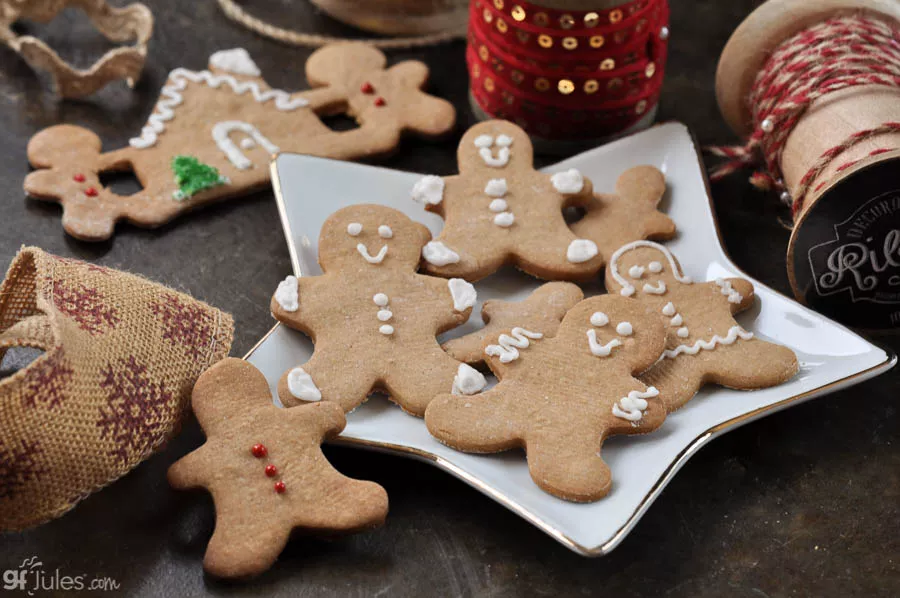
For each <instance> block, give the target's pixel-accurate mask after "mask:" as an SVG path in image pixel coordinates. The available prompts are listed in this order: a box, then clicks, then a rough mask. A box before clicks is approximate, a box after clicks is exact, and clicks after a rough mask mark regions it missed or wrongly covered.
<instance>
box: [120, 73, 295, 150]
mask: <svg viewBox="0 0 900 598" xmlns="http://www.w3.org/2000/svg"><path fill="white" fill-rule="evenodd" d="M169 80H170V81H171V83H169V84H168V85H166V86H164V87H163V88H162V91H161V92H160V99H159V101H158V102H157V103H156V110H155V111H154V112H153V114H151V115H150V118H148V119H147V124H146V125H145V126H144V128H143V129H141V135H140V137H134V138H132V139H130V140H129V141H128V143H129V145H131V147H133V148H136V149H146V148H148V147H152V146H153V145H156V141H157V139H158V138H159V135H161V134H162V133H163V131H165V130H166V123H167V122H168V121H170V120H172V119H173V118H175V110H174V108H176V107H177V106H180V105H181V103H182V102H184V96H182V95H181V93H180V92H182V91H184V89H185V88H186V87H187V84H188V81H192V82H194V83H203V84H205V85H208V86H209V87H212V88H213V89H217V88H218V87H220V86H222V85H223V84H224V85H226V86H227V87H230V88H231V90H232V91H233V92H234V93H236V94H237V95H243V94H245V93H247V92H250V95H252V96H253V99H254V100H256V101H257V102H259V103H260V104H262V103H265V102H268V101H269V100H275V108H276V109H277V110H281V111H283V112H289V111H292V110H296V109H297V108H300V107H303V106H308V105H309V102H307V101H306V100H305V99H303V98H301V97H294V98H292V97H291V94H289V93H288V92H286V91H283V90H281V89H268V90H266V91H263V90H262V88H260V86H259V83H257V82H255V81H238V80H237V79H235V78H234V77H232V76H231V75H214V74H212V73H211V72H209V71H200V72H195V71H189V70H187V69H185V68H177V69H175V70H174V71H172V72H171V73H169Z"/></svg>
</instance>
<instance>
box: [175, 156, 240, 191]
mask: <svg viewBox="0 0 900 598" xmlns="http://www.w3.org/2000/svg"><path fill="white" fill-rule="evenodd" d="M172 172H174V173H175V184H176V185H178V191H176V192H175V193H174V194H173V196H174V198H175V199H178V200H183V199H187V198H189V197H191V196H192V195H194V194H195V193H199V192H200V191H204V190H206V189H210V188H212V187H217V186H219V185H222V184H224V183H227V182H228V177H224V176H222V175H220V174H219V171H218V169H216V168H215V167H214V166H210V165H209V164H204V163H203V162H201V161H200V160H198V159H197V158H195V157H193V156H175V157H174V158H172Z"/></svg>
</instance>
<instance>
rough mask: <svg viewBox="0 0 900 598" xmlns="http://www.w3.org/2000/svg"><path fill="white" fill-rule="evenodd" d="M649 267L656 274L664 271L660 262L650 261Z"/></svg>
mask: <svg viewBox="0 0 900 598" xmlns="http://www.w3.org/2000/svg"><path fill="white" fill-rule="evenodd" d="M647 269H648V270H650V271H651V272H653V273H654V274H659V273H660V272H662V269H663V265H662V264H661V263H659V262H650V263H649V264H648V265H647Z"/></svg>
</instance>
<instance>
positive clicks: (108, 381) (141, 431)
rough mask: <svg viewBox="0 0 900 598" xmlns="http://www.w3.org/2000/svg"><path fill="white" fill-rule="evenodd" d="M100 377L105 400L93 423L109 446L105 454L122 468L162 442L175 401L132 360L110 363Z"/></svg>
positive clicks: (140, 365)
mask: <svg viewBox="0 0 900 598" xmlns="http://www.w3.org/2000/svg"><path fill="white" fill-rule="evenodd" d="M101 374H102V376H103V378H102V380H101V381H100V388H102V389H104V390H105V391H106V392H107V397H106V405H105V406H103V407H101V408H100V419H99V420H97V426H98V427H99V428H100V438H101V439H103V440H110V441H111V442H112V447H111V448H110V450H109V451H108V452H107V454H109V455H110V456H112V457H115V458H116V459H117V460H119V461H121V462H122V463H123V464H128V463H133V462H136V461H137V460H139V459H140V458H142V457H144V456H146V455H149V454H150V453H151V452H153V450H154V449H156V448H157V447H159V445H160V444H162V442H163V441H164V440H165V439H166V432H167V430H168V429H169V427H170V426H169V424H170V423H171V420H172V418H173V416H174V409H175V408H176V400H175V398H174V397H173V395H172V393H171V392H169V391H168V390H166V382H165V380H159V382H154V381H152V380H151V378H150V376H148V374H147V367H146V366H144V365H142V364H140V363H138V361H137V360H136V359H135V358H134V356H130V357H128V358H125V359H119V360H118V361H117V362H116V363H115V364H112V363H110V364H109V365H107V366H106V367H105V368H104V369H103V370H101Z"/></svg>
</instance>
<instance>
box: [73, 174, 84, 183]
mask: <svg viewBox="0 0 900 598" xmlns="http://www.w3.org/2000/svg"><path fill="white" fill-rule="evenodd" d="M72 178H73V179H74V180H75V182H76V183H83V182H84V175H83V174H76V175H75V176H73V177H72Z"/></svg>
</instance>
